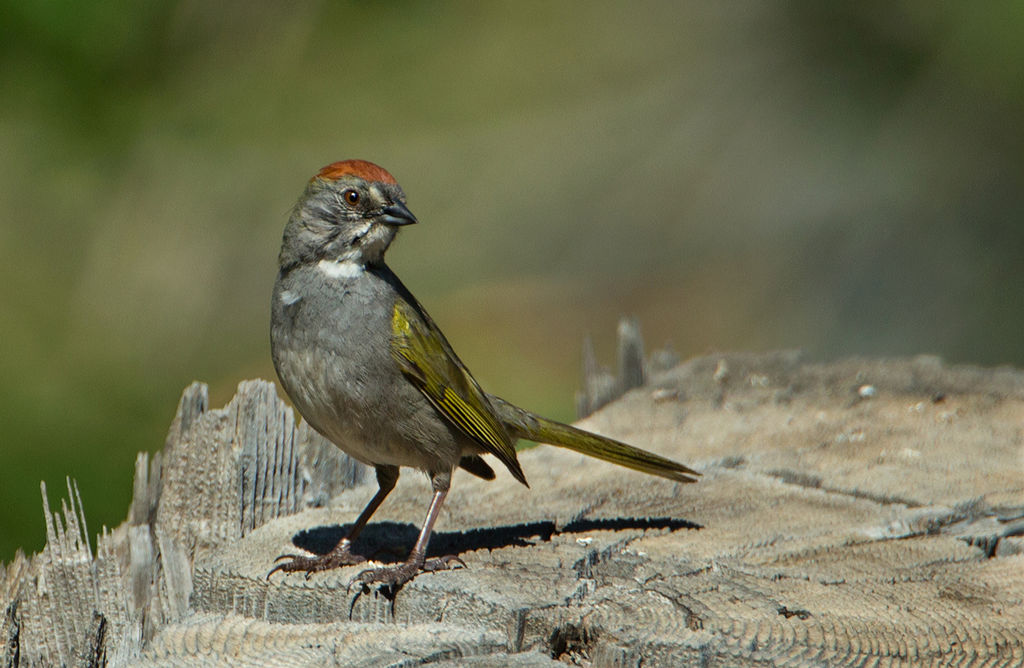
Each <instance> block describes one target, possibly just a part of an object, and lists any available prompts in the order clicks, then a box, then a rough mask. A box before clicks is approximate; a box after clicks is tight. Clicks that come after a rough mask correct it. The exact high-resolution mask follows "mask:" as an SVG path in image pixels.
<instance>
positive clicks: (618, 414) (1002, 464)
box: [0, 352, 1024, 666]
mask: <svg viewBox="0 0 1024 668" xmlns="http://www.w3.org/2000/svg"><path fill="white" fill-rule="evenodd" d="M663 366H664V365H660V364H648V366H647V369H648V373H649V375H648V377H647V384H646V385H644V386H642V387H639V388H636V389H634V390H632V391H629V392H627V393H626V394H625V395H624V396H623V397H622V398H621V399H619V400H618V401H616V402H614V403H613V404H611V405H608V406H606V407H605V408H604V409H603V410H601V411H599V412H598V413H596V414H594V415H593V416H591V417H590V418H588V419H587V420H585V421H584V422H582V423H581V424H582V426H584V427H586V428H589V429H593V430H595V431H598V432H601V433H606V434H608V435H611V436H615V437H617V438H621V439H623V440H626V441H629V442H633V443H636V444H638V445H641V446H644V447H647V448H649V449H651V450H653V451H656V452H658V453H660V454H663V455H667V456H671V457H674V458H677V459H679V460H681V461H684V462H686V463H688V464H691V465H693V466H694V467H695V468H697V469H698V470H701V471H703V472H704V474H705V475H704V478H703V479H702V480H701V482H699V483H697V484H695V485H684V484H678V483H673V482H670V481H665V480H661V479H656V478H650V477H646V476H643V475H641V474H637V473H633V472H630V471H623V470H622V469H618V468H616V467H614V466H611V465H609V464H605V463H602V462H598V461H594V460H589V459H587V458H585V457H582V456H580V455H577V454H575V453H572V452H568V451H564V450H557V449H554V448H547V447H538V448H534V449H531V450H528V451H524V452H522V453H521V457H520V458H521V461H522V464H523V469H524V470H525V472H526V475H527V477H528V479H529V481H530V484H531V488H530V489H527V488H525V487H523V486H521V485H519V484H517V483H516V482H515V481H514V480H512V479H511V478H510V477H509V476H505V475H500V474H499V477H498V479H497V480H496V481H494V482H490V483H488V482H486V481H482V480H479V479H477V478H474V477H472V476H469V475H466V474H464V473H463V472H458V473H457V474H456V476H455V479H454V482H453V487H452V491H451V493H450V494H449V497H448V501H447V503H446V505H445V509H444V512H443V513H442V515H441V517H440V519H439V520H438V525H437V532H438V533H437V535H436V536H435V541H434V543H433V544H432V547H433V548H434V550H435V551H437V550H440V551H447V552H455V553H458V554H459V556H460V557H461V558H462V559H463V560H464V561H465V562H466V564H467V565H468V568H467V569H458V570H452V571H446V572H441V573H435V574H425V575H422V576H420V577H419V578H417V579H416V580H414V581H413V582H412V583H410V584H409V585H407V586H406V587H405V588H403V589H402V590H401V591H400V592H399V593H398V595H397V597H395V598H393V599H391V598H388V597H386V596H384V595H383V594H382V593H381V592H378V591H371V592H368V593H361V594H359V595H358V596H357V595H356V594H357V593H358V592H356V591H353V592H349V591H348V590H347V587H348V583H349V581H350V579H351V578H352V577H353V576H354V575H355V574H356V573H358V571H359V569H358V568H355V567H353V568H346V569H340V570H337V571H333V572H327V573H319V574H315V575H313V576H312V577H311V578H309V579H308V580H307V579H306V578H305V577H303V576H302V575H294V574H293V575H282V574H277V575H275V576H274V578H273V579H272V580H271V581H270V582H268V581H267V580H266V579H265V576H266V573H267V572H268V570H269V569H270V567H271V565H272V562H273V559H274V558H275V557H276V556H277V555H278V554H280V553H282V552H295V551H298V550H299V548H300V547H302V546H304V547H309V548H317V549H328V548H329V547H330V543H331V541H332V540H334V539H336V538H337V537H338V536H340V535H341V534H342V531H343V527H344V525H345V524H346V523H347V522H351V521H352V520H353V519H354V518H355V516H356V515H357V514H358V512H359V509H360V508H361V507H362V505H363V504H365V502H366V501H367V499H368V498H369V497H370V496H371V495H372V493H373V490H374V483H373V480H372V476H367V475H366V471H365V470H364V468H363V467H361V466H359V465H357V464H354V463H353V462H351V460H348V458H346V457H344V456H342V455H341V454H340V453H339V452H338V450H337V449H336V448H334V447H333V446H331V445H330V444H327V443H325V442H324V441H323V440H322V439H321V438H319V437H318V436H316V435H315V434H314V433H312V432H311V431H310V430H309V429H308V428H306V427H305V426H304V425H302V424H301V423H297V422H296V421H295V419H294V415H293V414H292V412H291V411H290V410H289V409H288V408H287V407H286V405H285V404H284V403H283V402H282V401H281V400H280V399H279V398H278V397H277V394H276V392H275V390H274V387H273V386H272V385H271V384H269V383H264V382H261V381H247V382H245V383H242V384H241V385H240V386H239V392H238V394H237V395H236V396H235V398H234V399H233V400H232V401H231V402H230V403H229V404H228V406H226V407H225V408H223V409H218V410H210V409H209V408H208V406H207V404H208V401H207V399H206V390H205V387H204V386H202V385H199V384H195V385H193V386H190V387H189V388H187V389H186V391H185V393H184V395H183V397H182V401H181V403H180V405H179V410H178V413H177V416H176V417H175V420H174V423H173V424H172V427H171V430H170V433H169V435H168V439H167V443H166V445H165V448H164V450H163V452H162V453H160V454H158V455H156V456H154V457H153V458H152V459H148V458H146V457H144V456H142V457H140V458H139V459H138V460H137V462H136V484H135V498H134V499H133V502H132V505H131V508H130V509H129V514H128V520H127V521H126V522H125V523H124V524H122V525H121V526H120V527H118V528H117V529H114V530H112V531H110V530H104V531H103V533H102V534H101V535H100V537H99V538H98V540H97V549H96V553H95V555H94V554H93V553H92V551H91V550H90V548H89V545H88V542H87V541H85V539H84V536H86V535H87V530H86V527H85V525H84V520H83V513H82V504H81V499H79V498H78V494H77V490H75V489H74V487H73V486H72V485H70V484H69V486H68V498H67V501H65V502H64V503H63V504H62V507H61V509H60V511H59V512H51V510H50V508H49V506H48V504H45V503H44V512H45V518H46V522H45V525H46V530H47V547H46V548H45V550H44V551H43V552H42V553H41V554H38V555H34V556H33V557H31V558H26V557H24V556H23V555H20V554H19V555H18V556H16V557H15V560H14V562H12V563H11V564H8V565H6V566H0V610H2V611H4V614H3V615H2V616H0V642H3V643H4V644H3V654H2V660H0V665H14V662H15V657H17V662H18V665H22V666H34V665H55V664H65V665H91V664H93V663H97V662H102V661H103V660H106V661H107V662H109V663H110V664H112V665H149V666H170V665H182V666H185V665H225V666H227V665H231V666H234V665H249V666H260V665H318V666H323V665H389V664H390V665H411V664H419V663H425V662H430V663H437V664H438V665H522V666H543V665H553V664H554V663H565V662H569V663H578V664H582V665H593V666H632V665H641V664H642V665H644V666H652V665H655V666H657V665H664V666H674V665H681V664H688V663H696V662H700V663H702V664H706V665H722V666H731V665H755V664H756V665H774V664H778V665H832V664H838V663H852V664H861V663H869V664H874V663H882V664H904V663H905V664H939V665H946V664H950V663H984V664H986V665H988V664H991V665H1018V664H1020V663H1021V662H1024V538H1022V534H1024V435H1022V434H1024V374H1022V373H1021V372H1020V371H1017V370H1013V369H981V368H977V367H968V366H954V367H949V366H946V365H943V364H942V363H941V361H939V360H937V359H935V358H931V357H918V358H914V359H904V360H878V359H853V360H845V361H841V362H836V363H831V364H817V363H812V362H808V361H805V360H803V359H802V358H801V357H800V355H799V354H797V353H791V352H783V353H772V354H715V355H708V356H705V357H701V358H698V359H694V360H691V361H689V362H687V363H685V364H682V365H678V366H676V367H674V368H671V369H669V370H663ZM429 497H430V489H429V483H428V482H427V481H426V479H425V478H424V477H423V476H421V475H418V474H409V473H406V475H404V476H403V478H402V480H401V481H400V482H399V484H398V487H397V489H396V490H395V492H394V493H393V495H392V497H390V498H389V499H388V500H387V502H386V503H385V504H384V505H383V506H382V507H381V509H380V511H379V513H378V515H377V516H376V517H375V518H374V520H373V521H372V522H371V524H370V525H369V527H367V530H366V532H365V534H364V538H365V541H363V542H362V543H357V549H358V548H360V547H361V548H363V549H372V548H373V547H374V545H377V544H380V545H392V546H397V550H398V552H399V555H398V556H399V557H404V552H405V551H406V550H408V548H409V547H410V546H411V544H412V542H413V540H414V539H415V534H416V530H417V526H418V525H419V523H420V522H421V521H422V519H423V515H424V513H425V512H426V508H427V504H428V501H429ZM44 498H45V496H44Z"/></svg>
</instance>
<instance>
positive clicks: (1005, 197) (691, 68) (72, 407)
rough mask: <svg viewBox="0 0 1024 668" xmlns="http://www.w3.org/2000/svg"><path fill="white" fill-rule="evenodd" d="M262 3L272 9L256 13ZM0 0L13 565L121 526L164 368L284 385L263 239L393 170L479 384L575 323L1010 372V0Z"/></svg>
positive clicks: (552, 400) (573, 356)
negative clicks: (51, 522) (331, 166)
mask: <svg viewBox="0 0 1024 668" xmlns="http://www.w3.org/2000/svg"><path fill="white" fill-rule="evenodd" d="M257 6H258V5H257ZM257 6H254V5H253V4H252V3H250V2H238V1H226V2H217V3H211V2H206V1H205V0H186V1H183V2H177V1H167V0H152V1H150V2H145V3H138V2H125V1H123V0H114V1H112V2H102V3H72V2H42V1H39V0H22V1H20V2H14V1H12V0H3V1H2V2H0V7H2V9H0V147H2V158H0V309H2V310H0V313H2V315H0V342H2V346H0V454H2V457H0V561H9V560H10V558H11V557H12V556H13V554H14V551H15V549H16V548H17V547H19V546H21V547H23V548H24V549H26V550H27V551H30V552H32V551H37V550H39V549H40V548H41V547H42V545H43V542H44V541H43V538H44V527H43V520H42V512H41V508H40V497H39V481H40V480H45V481H47V483H48V485H49V489H50V495H51V497H52V499H56V498H58V497H59V496H62V495H63V489H64V477H65V476H68V475H70V476H72V477H74V478H76V479H77V480H78V482H79V485H80V488H81V493H82V497H83V501H84V507H85V512H86V516H87V518H88V521H89V529H90V532H91V533H92V534H95V533H96V532H98V531H99V530H100V528H101V525H103V524H106V525H109V526H114V525H117V524H119V523H120V522H121V521H122V520H123V519H124V517H125V515H126V513H127V509H128V502H129V499H130V494H131V477H132V469H133V462H134V458H135V453H136V452H137V451H139V450H148V451H150V452H153V451H156V450H158V449H159V448H161V447H162V444H163V439H164V435H165V433H166V429H167V427H168V425H169V423H170V420H171V418H172V417H173V414H174V411H175V407H176V404H177V401H178V397H179V394H180V392H181V390H182V389H183V388H184V387H185V386H186V385H187V384H188V383H189V382H191V381H192V380H203V381H205V382H208V383H209V384H210V387H211V394H212V397H211V398H212V402H211V403H212V405H214V406H220V405H222V404H223V403H224V402H226V401H227V400H228V399H230V397H231V396H232V394H233V392H234V388H235V386H236V384H237V383H238V382H239V381H241V380H243V379H246V378H252V377H257V376H259V377H263V378H275V376H274V371H273V368H272V366H271V363H270V357H269V343H268V309H269V299H270V290H271V286H272V284H273V281H274V276H275V272H276V259H277V252H278V245H279V240H280V235H281V230H282V227H283V225H284V222H285V219H286V217H287V215H288V211H289V209H290V207H291V206H292V204H293V203H294V201H295V200H296V198H297V197H298V196H299V194H300V192H301V191H302V188H303V187H304V185H305V183H306V180H307V179H308V178H309V177H310V176H312V175H313V174H314V173H315V172H316V171H317V170H318V169H319V168H320V167H321V166H322V165H325V164H327V163H329V162H332V161H334V160H338V159H343V158H352V157H359V158H365V159H369V160H372V161H374V162H378V163H379V164H381V165H383V166H384V167H385V168H387V169H388V170H390V171H391V172H392V173H393V174H394V175H395V176H396V177H397V179H398V180H399V182H400V183H401V184H402V185H403V187H404V188H405V191H406V193H407V195H408V197H409V205H410V207H411V209H412V210H413V211H414V212H415V214H416V215H417V216H418V217H419V218H420V220H421V223H422V224H420V225H417V226H415V227H413V228H409V229H406V230H403V232H402V234H401V235H400V237H399V240H398V243H397V244H396V246H395V247H394V248H393V249H392V251H391V253H390V254H389V259H390V263H391V265H392V267H393V268H394V269H395V270H396V271H397V273H398V274H399V275H400V276H402V278H403V279H404V280H405V282H406V283H407V284H408V285H409V286H411V288H412V289H413V291H414V292H415V293H416V294H417V296H418V297H419V298H420V300H421V301H422V302H423V303H424V304H425V305H426V307H427V308H428V309H429V310H430V311H431V312H432V314H433V316H434V318H435V319H436V320H437V321H438V322H439V323H440V324H441V326H442V327H443V328H444V329H445V331H446V332H447V334H448V336H449V338H450V339H451V341H452V343H453V344H454V346H455V347H456V349H458V350H459V351H460V353H461V356H462V357H463V359H464V360H465V361H466V362H467V364H468V365H469V367H470V368H471V369H473V371H474V372H475V374H476V375H477V376H478V377H479V379H480V381H481V382H482V383H483V385H485V386H486V387H488V388H489V389H490V390H492V391H494V392H496V393H499V394H502V395H504V396H506V397H508V398H509V399H511V400H513V401H516V402H518V403H522V404H524V405H527V406H529V407H531V408H534V409H537V410H540V411H544V412H547V413H549V414H551V415H552V416H554V417H558V418H563V419H571V418H572V417H573V393H574V391H575V389H576V388H577V386H578V384H579V383H578V375H579V360H580V349H581V342H582V340H583V338H584V336H585V335H587V334H591V335H592V336H593V339H594V341H595V344H596V347H597V351H598V355H599V357H602V358H603V359H604V360H605V361H606V362H611V361H612V359H613V355H614V353H613V351H614V333H615V326H616V321H617V319H618V317H619V316H620V315H622V314H629V315H635V316H637V317H638V318H639V319H640V322H641V324H642V327H643V330H644V334H645V338H646V340H647V343H648V348H654V347H660V346H663V345H666V344H668V345H671V346H672V347H673V348H674V349H675V350H676V351H677V352H678V353H679V354H680V355H681V356H682V357H683V358H687V357H690V356H693V355H697V354H702V353H705V352H708V351H710V350H724V349H742V350H771V349H778V348H802V349H804V350H805V351H807V353H808V354H809V356H811V357H812V358H815V359H833V358H836V357H841V356H848V355H859V354H866V355H882V356H897V355H913V354H917V353H933V354H938V355H942V356H943V357H944V358H946V359H947V360H949V361H951V362H969V363H977V364H983V365H999V364H1014V365H1024V308H1022V307H1024V120H1022V119H1024V40H1022V39H1021V35H1024V3H1020V2H1001V3H1000V2H994V3H986V5H985V8H984V10H983V11H981V10H978V9H977V8H976V7H974V6H972V5H970V4H969V3H965V4H961V3H933V2H927V1H924V0H921V1H919V2H896V3H892V2H862V3H820V2H817V1H813V0H806V1H803V2H801V1H792V2H777V3H753V2H750V3H744V2H730V3H669V2H664V3H633V2H630V3H625V2H619V3H608V2H588V3H550V2H508V3H478V2H461V3H430V4H427V3H414V2H391V3H369V2H358V3H354V2H311V3H301V4H296V3H281V4H280V6H278V5H275V4H273V3H266V6H264V7H259V8H258V10H257V9H256V7H257Z"/></svg>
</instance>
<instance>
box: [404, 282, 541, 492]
mask: <svg viewBox="0 0 1024 668" xmlns="http://www.w3.org/2000/svg"><path fill="white" fill-rule="evenodd" d="M391 355H392V356H393V357H394V359H395V361H396V362H397V363H398V366H399V368H401V369H402V373H403V374H405V377H406V378H408V379H409V381H410V382H411V383H412V384H413V385H415V386H416V388H417V389H419V391H420V392H422V393H423V396H425V397H426V398H427V400H428V401H430V403H431V404H433V406H434V408H436V409H437V410H438V412H440V413H441V415H443V416H444V417H445V418H446V419H447V420H448V421H450V422H451V423H452V424H454V425H455V426H456V427H458V428H459V429H460V430H461V431H462V432H463V433H465V434H466V435H467V436H469V437H470V438H472V439H473V440H475V441H476V442H477V443H479V444H480V445H481V446H482V447H483V448H484V450H485V451H487V452H489V453H491V454H493V455H495V456H496V457H498V459H500V460H501V461H502V463H503V464H505V466H507V467H508V470H509V471H510V472H511V473H512V475H513V476H514V477H515V479H516V480H518V481H519V482H521V483H523V484H524V485H526V476H524V475H523V470H522V468H520V466H519V461H518V460H517V459H516V448H515V445H514V444H513V443H512V439H511V438H510V437H509V435H508V433H507V432H506V431H505V428H504V427H503V426H502V425H501V423H500V422H499V421H498V418H497V417H495V415H494V409H493V408H491V406H490V404H489V402H488V400H487V398H486V396H485V395H484V391H483V390H482V389H481V388H480V386H479V385H478V384H477V382H476V380H474V379H473V376H471V375H470V373H469V370H468V369H466V367H465V365H463V364H462V362H461V361H460V360H459V358H458V357H457V356H456V355H455V351H454V350H452V347H451V345H450V344H449V343H448V341H447V340H446V339H445V338H444V334H442V333H441V330H440V329H439V328H438V326H437V325H435V324H434V322H433V320H431V319H430V316H429V315H427V314H426V312H424V311H422V310H421V309H418V308H416V306H414V305H413V304H412V303H410V302H408V301H405V300H404V299H398V300H397V301H396V302H395V312H394V315H393V317H392V321H391Z"/></svg>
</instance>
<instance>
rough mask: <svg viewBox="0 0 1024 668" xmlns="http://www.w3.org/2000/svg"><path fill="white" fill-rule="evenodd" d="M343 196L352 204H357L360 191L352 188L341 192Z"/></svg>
mask: <svg viewBox="0 0 1024 668" xmlns="http://www.w3.org/2000/svg"><path fill="white" fill-rule="evenodd" d="M341 196H342V197H344V198H345V201H346V202H348V203H349V204H350V205H352V206H355V205H356V204H359V191H358V190H352V189H351V188H350V189H348V190H346V191H345V192H343V193H341Z"/></svg>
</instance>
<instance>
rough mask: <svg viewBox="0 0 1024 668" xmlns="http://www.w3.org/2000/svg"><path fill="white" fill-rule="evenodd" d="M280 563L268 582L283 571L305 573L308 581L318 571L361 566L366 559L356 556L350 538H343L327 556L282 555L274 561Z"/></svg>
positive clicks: (271, 573)
mask: <svg viewBox="0 0 1024 668" xmlns="http://www.w3.org/2000/svg"><path fill="white" fill-rule="evenodd" d="M283 560H287V561H283ZM279 561H280V562H281V563H279V564H277V565H276V566H274V567H273V568H272V569H271V570H270V572H269V573H267V579H268V580H269V579H270V576H271V575H273V574H274V573H276V572H277V571H282V572H284V573H305V574H306V579H307V580H308V579H309V576H310V575H312V574H313V573H316V572H318V571H329V570H331V569H332V568H340V567H342V566H351V565H353V564H361V563H363V562H364V561H366V557H362V556H360V555H358V554H354V553H353V552H352V541H350V540H349V539H348V538H343V539H342V540H341V542H340V543H338V544H337V545H336V546H335V548H334V549H333V550H331V551H330V552H328V553H327V554H321V555H319V556H316V557H306V556H302V555H299V554H282V555H281V556H279V557H278V558H277V559H274V563H277V562H279Z"/></svg>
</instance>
